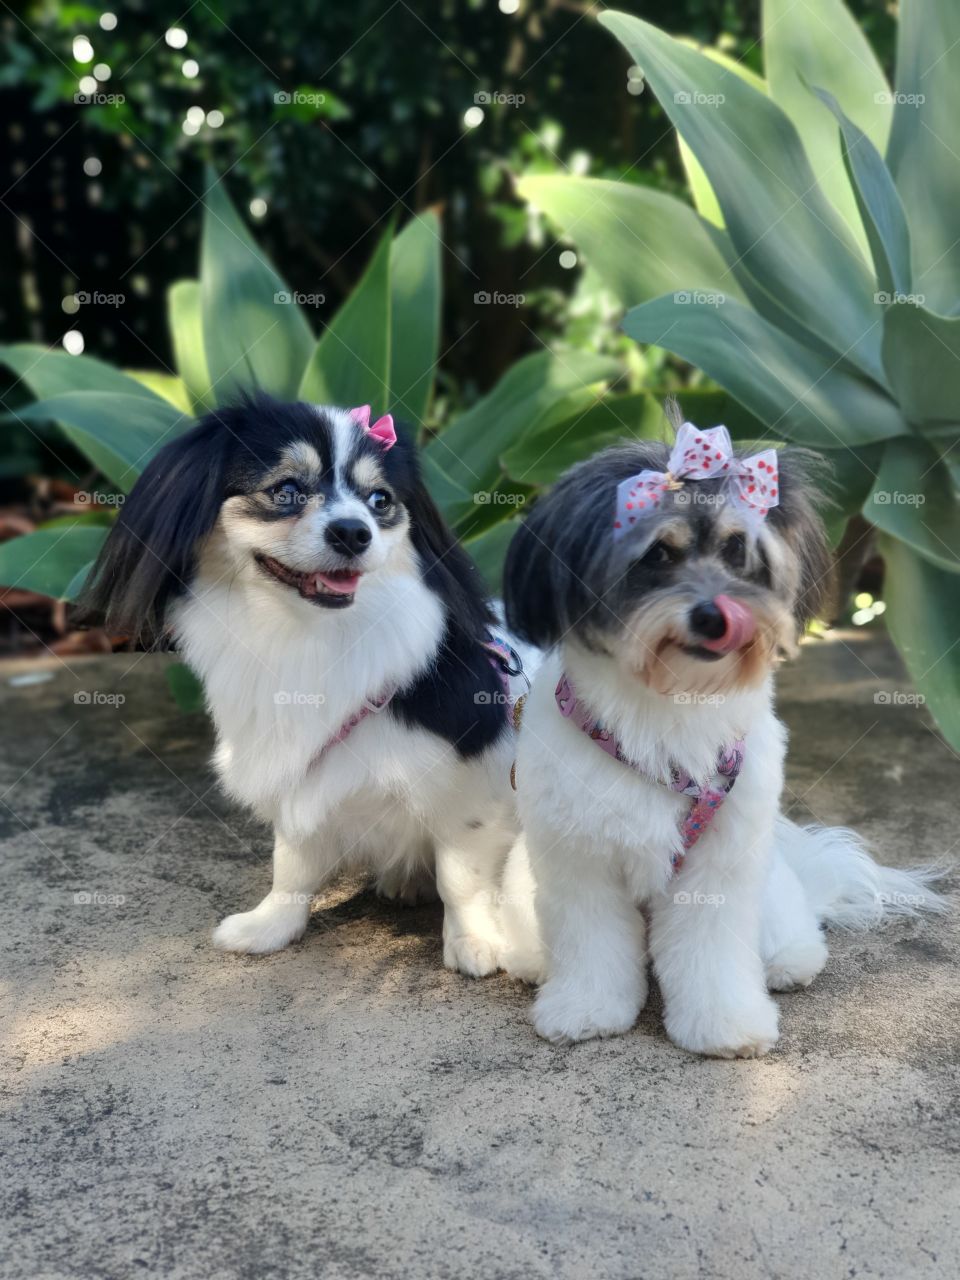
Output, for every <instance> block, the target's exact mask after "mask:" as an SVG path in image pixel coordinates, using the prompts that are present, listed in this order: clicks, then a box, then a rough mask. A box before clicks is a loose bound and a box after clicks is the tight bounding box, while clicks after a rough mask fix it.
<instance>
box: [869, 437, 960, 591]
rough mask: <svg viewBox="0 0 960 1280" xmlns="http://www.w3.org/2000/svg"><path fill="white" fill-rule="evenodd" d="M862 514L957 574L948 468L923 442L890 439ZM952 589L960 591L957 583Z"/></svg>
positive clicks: (958, 526) (958, 513)
mask: <svg viewBox="0 0 960 1280" xmlns="http://www.w3.org/2000/svg"><path fill="white" fill-rule="evenodd" d="M863 514H864V515H865V516H866V517H867V519H868V520H870V521H872V523H873V524H875V525H876V526H877V528H878V529H882V530H883V531H884V533H889V534H891V535H892V536H893V537H895V538H899V539H900V541H901V542H906V543H907V544H908V545H909V546H910V547H912V548H913V550H914V551H916V552H918V553H919V554H920V555H922V556H923V557H924V558H925V559H927V560H930V561H931V562H932V563H933V564H935V565H937V566H938V567H939V568H941V569H946V570H947V571H948V572H951V573H960V506H958V504H957V494H956V491H955V489H954V487H953V482H952V480H951V477H950V473H949V472H948V471H947V468H946V467H945V466H944V465H943V463H942V462H941V461H940V459H939V458H938V456H937V453H936V450H934V449H933V448H932V447H931V446H930V445H928V444H927V443H926V442H925V441H923V440H918V439H917V438H916V437H910V438H906V437H905V438H904V439H902V440H891V441H890V442H889V444H888V445H887V446H886V448H885V449H884V451H883V461H882V463H881V465H880V474H879V475H878V476H877V479H876V483H875V484H874V486H873V489H872V491H871V493H870V496H869V497H868V498H867V500H866V502H865V503H864V507H863ZM953 590H954V591H955V592H956V593H957V594H960V582H955V583H954V586H953Z"/></svg>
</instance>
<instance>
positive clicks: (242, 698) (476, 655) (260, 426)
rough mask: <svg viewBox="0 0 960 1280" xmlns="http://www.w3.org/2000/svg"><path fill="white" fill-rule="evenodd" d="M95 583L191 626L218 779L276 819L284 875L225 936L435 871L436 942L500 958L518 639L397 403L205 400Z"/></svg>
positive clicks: (116, 606)
mask: <svg viewBox="0 0 960 1280" xmlns="http://www.w3.org/2000/svg"><path fill="white" fill-rule="evenodd" d="M86 605H87V608H88V610H89V611H90V613H91V614H97V615H101V616H104V615H105V617H106V619H107V622H108V625H110V627H111V628H112V629H113V630H114V631H117V632H120V633H126V634H128V635H130V636H131V637H135V638H140V639H143V640H146V641H148V642H152V641H156V640H158V639H161V640H167V639H172V640H173V641H174V642H175V643H176V644H177V646H178V647H179V649H180V650H181V652H182V653H183V655H184V657H185V658H186V660H187V661H188V662H189V663H190V665H191V666H192V667H193V669H194V670H195V671H196V672H197V673H198V674H199V675H200V676H201V678H202V679H203V683H204V687H205V691H206V696H207V702H208V705H209V708H210V711H211V714H212V715H213V718H214V721H215V723H216V729H217V750H216V755H215V758H214V763H215V765H216V768H217V771H218V773H219V775H220V779H221V781H222V784H223V786H224V788H225V790H226V791H227V792H229V794H230V795H232V796H233V797H235V798H236V799H237V800H238V801H240V802H241V803H242V804H244V805H246V806H248V807H249V808H250V809H252V810H253V811H254V812H255V813H256V814H258V815H259V816H260V817H262V818H263V819H264V820H266V821H267V822H270V823H271V824H272V825H273V828H274V833H275V843H274V850H273V887H272V889H271V891H270V892H269V893H268V894H267V895H266V897H265V898H264V899H263V901H262V902H261V903H260V904H259V905H258V906H256V907H255V908H254V909H253V910H251V911H244V912H241V913H240V914H237V915H232V916H229V917H228V918H227V919H226V920H224V921H223V922H222V924H221V925H220V926H219V928H218V929H217V931H216V933H215V935H214V942H215V943H216V944H217V945H218V946H220V947H223V948H225V949H227V950H230V951H241V952H266V951H276V950H278V949H279V948H281V947H285V946H287V944H288V943H290V942H292V941H293V940H294V939H296V938H298V937H299V936H300V935H301V934H302V933H303V931H304V929H305V928H306V925H307V920H308V917H309V911H310V897H311V895H312V894H313V893H314V892H315V891H316V890H317V889H318V888H319V887H320V886H321V885H322V884H323V883H324V882H325V881H327V880H329V879H330V877H331V876H333V875H334V874H335V873H336V872H338V871H343V870H345V869H353V868H357V867H361V868H369V869H371V870H372V871H373V872H374V874H375V875H376V877H377V883H378V887H379V888H380V889H381V891H382V892H385V893H387V894H389V895H390V896H397V897H401V898H415V897H416V896H417V895H418V894H421V893H423V892H424V891H426V892H430V891H431V890H432V888H433V883H434V874H435V875H436V886H437V889H438V890H439V893H440V896H441V898H442V899H443V903H444V908H445V911H444V922H443V955H444V962H445V963H446V964H447V965H448V966H450V967H451V968H456V969H459V970H461V971H462V972H463V973H467V974H471V975H474V976H479V975H481V974H485V973H490V972H493V971H494V970H495V969H496V968H497V965H498V961H499V952H498V933H497V923H496V905H495V903H496V895H497V890H498V886H499V881H500V875H501V872H502V867H503V861H504V858H505V856H506V852H507V850H508V848H509V846H510V844H511V843H512V841H513V839H514V836H515V834H516V830H517V819H516V807H515V803H514V797H513V792H512V790H511V787H510V767H511V764H512V762H513V755H514V733H513V728H512V725H511V722H510V710H509V705H508V694H509V681H510V679H511V678H512V676H511V673H512V672H513V671H514V670H515V666H514V665H513V663H512V657H511V655H512V656H513V657H515V654H512V650H511V649H510V647H509V644H507V643H506V642H503V640H502V635H503V633H502V631H501V629H500V628H499V625H498V624H497V622H496V619H495V618H494V615H493V613H492V612H491V609H490V606H489V604H488V601H487V598H486V593H485V591H484V588H483V585H482V582H481V579H480V576H479V573H478V572H477V570H476V568H475V567H474V566H473V564H472V563H471V561H470V560H469V558H468V557H467V556H466V555H465V553H464V552H463V551H462V550H461V548H460V547H459V546H457V544H456V542H455V541H454V539H453V536H452V534H451V533H450V531H449V530H448V529H447V527H446V526H445V525H444V523H443V521H442V519H441V517H440V515H439V513H438V511H437V509H436V507H435V506H434V504H433V502H432V501H431V499H430V497H429V495H428V493H427V490H426V488H425V487H424V484H423V481H422V479H421V477H420V473H419V470H418V467H417V460H416V452H415V449H414V446H413V444H412V442H411V441H410V440H409V439H407V438H406V435H405V434H404V433H403V432H401V433H400V435H399V437H398V435H397V433H396V431H395V429H394V425H393V421H392V419H391V418H390V417H389V416H385V417H384V418H381V419H380V420H378V421H376V422H373V423H371V421H370V412H369V408H368V407H364V408H360V409H354V410H346V409H337V408H331V407H324V406H318V405H310V404H280V403H277V402H275V401H272V400H269V399H267V398H259V399H256V400H251V401H245V402H243V403H241V404H238V405H236V406H235V407H233V408H227V409H220V410H217V411H216V412H214V413H211V414H210V415H208V417H206V418H205V419H204V420H203V421H202V422H201V423H199V424H198V425H197V426H196V427H194V428H193V429H192V430H191V431H189V432H187V433H186V434H185V435H183V436H181V437H180V438H179V439H177V440H175V441H173V442H172V443H171V444H169V445H167V446H166V447H165V448H164V449H162V450H161V451H160V452H159V453H158V454H157V456H156V457H155V458H154V459H153V460H152V461H151V463H150V464H149V466H148V467H147V469H146V470H145V472H144V473H143V475H142V477H141V478H140V480H139V481H138V482H137V484H136V486H135V488H134V490H133V492H132V493H131V494H130V496H129V498H128V500H127V502H126V504H125V506H124V508H123V511H122V513H121V516H120V519H119V520H118V521H117V523H116V525H115V526H114V528H113V530H112V531H111V534H110V537H109V538H108V539H107V542H106V544H105V547H104V550H103V553H102V555H101V558H100V561H99V562H98V565H97V567H96V570H95V573H94V577H93V585H92V586H91V588H90V590H89V591H88V593H87V596H86ZM495 632H499V633H500V634H499V637H497V636H496V635H495ZM498 641H499V642H498Z"/></svg>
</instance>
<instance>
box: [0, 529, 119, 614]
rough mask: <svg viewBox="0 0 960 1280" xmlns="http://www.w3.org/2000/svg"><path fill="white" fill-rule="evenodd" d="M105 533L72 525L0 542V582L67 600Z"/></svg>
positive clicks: (77, 584) (85, 572)
mask: <svg viewBox="0 0 960 1280" xmlns="http://www.w3.org/2000/svg"><path fill="white" fill-rule="evenodd" d="M108 532H109V530H108V529H102V528H97V527H95V526H92V525H75V526H72V527H70V528H66V529H38V530H37V532H36V533H27V534H24V536H23V537H22V538H11V539H10V540H9V541H8V542H3V543H0V584H2V585H3V586H5V587H18V588H19V589H20V590H21V591H38V592H39V593H40V594H41V595H44V596H53V597H54V598H55V599H57V600H71V599H73V598H74V594H75V592H76V591H78V590H79V587H80V586H82V584H83V581H84V580H85V578H86V574H87V571H88V570H89V568H90V564H91V561H93V560H95V559H96V557H97V554H98V552H99V550H100V548H101V546H102V545H103V542H104V539H105V538H106V536H107V534H108ZM81 574H82V576H81Z"/></svg>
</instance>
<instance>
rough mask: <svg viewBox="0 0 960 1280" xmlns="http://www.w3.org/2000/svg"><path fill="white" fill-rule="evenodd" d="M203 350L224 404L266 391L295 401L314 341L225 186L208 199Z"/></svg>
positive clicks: (211, 192) (217, 396) (202, 279)
mask: <svg viewBox="0 0 960 1280" xmlns="http://www.w3.org/2000/svg"><path fill="white" fill-rule="evenodd" d="M200 289H201V299H202V313H203V345H204V350H205V351H206V359H207V366H208V368H209V371H210V379H211V382H212V394H213V396H214V397H215V399H216V401H217V403H218V404H223V403H224V402H225V401H227V400H230V399H231V398H233V397H234V396H236V394H237V392H238V391H241V390H246V391H251V390H254V389H260V390H263V391H267V392H269V393H270V394H272V395H275V396H278V397H280V398H281V399H284V400H293V399H295V398H296V394H297V388H298V387H299V385H300V379H301V376H302V374H303V370H304V367H305V366H306V363H307V360H308V359H309V358H310V352H311V350H312V348H313V337H312V335H311V333H310V326H309V325H308V324H307V322H306V320H305V319H304V317H303V314H302V312H301V311H300V308H299V306H298V305H297V304H296V302H295V301H294V296H293V294H292V293H291V292H290V290H289V289H288V288H287V286H286V285H285V284H284V283H283V281H282V280H281V279H280V277H279V276H278V275H277V273H276V272H275V271H274V269H273V267H272V266H271V265H270V263H269V262H268V261H267V260H266V258H265V257H264V256H263V254H262V253H261V251H260V250H259V249H258V248H257V246H256V244H255V243H254V241H253V238H252V237H251V236H250V233H249V232H248V231H247V228H246V227H245V226H244V225H243V223H242V222H241V220H240V218H239V217H238V215H237V212H236V210H235V209H234V207H233V205H232V204H231V203H230V199H229V197H228V195H227V192H226V189H225V188H224V186H223V183H222V182H214V183H213V184H212V185H211V186H210V188H209V190H208V191H207V193H206V197H205V200H204V218H203V236H202V241H201V250H200Z"/></svg>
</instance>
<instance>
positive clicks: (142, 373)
mask: <svg viewBox="0 0 960 1280" xmlns="http://www.w3.org/2000/svg"><path fill="white" fill-rule="evenodd" d="M127 372H128V373H129V374H130V377H131V378H134V379H135V380H136V381H137V382H140V383H142V384H143V386H145V387H149V388H150V390H151V391H153V392H155V393H156V394H157V395H158V396H159V397H160V399H161V400H166V401H167V403H168V404H172V405H173V407H174V408H175V409H176V410H177V412H178V413H183V414H185V415H186V416H187V417H188V418H192V417H193V403H192V402H191V400H190V396H189V394H188V392H187V387H186V384H185V383H184V382H183V381H181V379H180V378H178V377H176V376H175V375H174V374H172V373H157V372H156V371H155V370H154V369H128V370H127Z"/></svg>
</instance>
